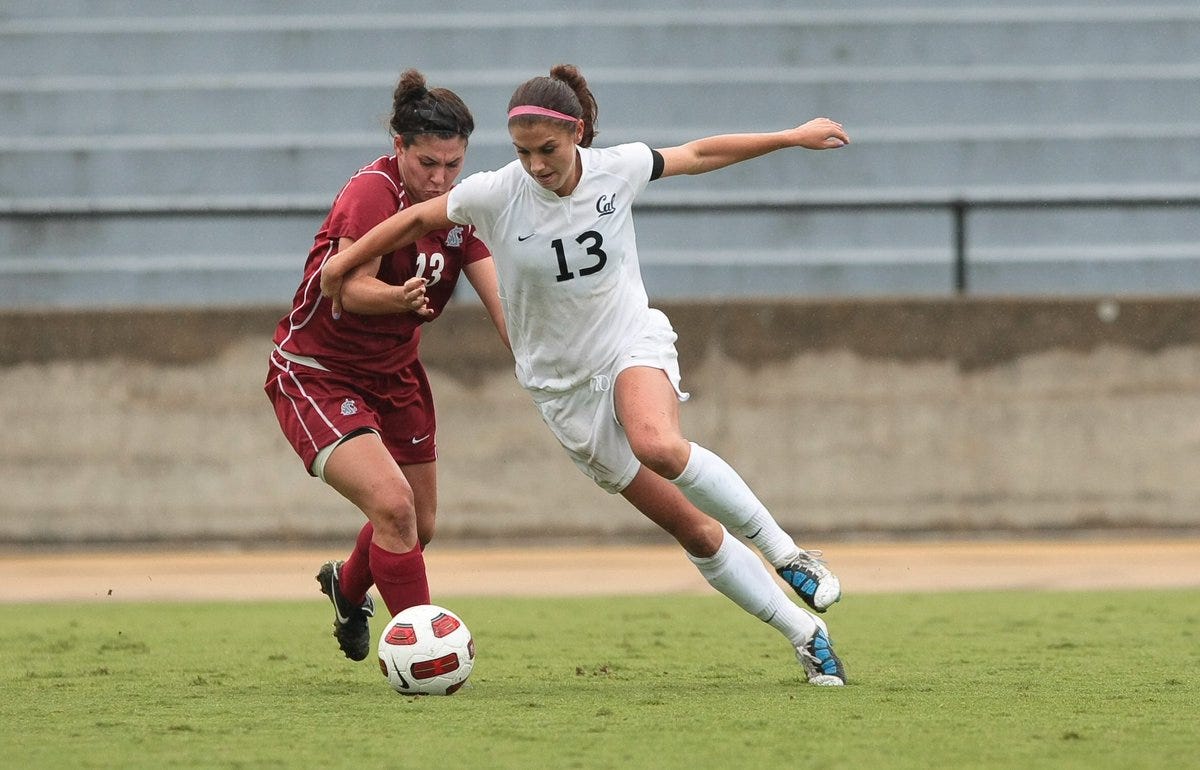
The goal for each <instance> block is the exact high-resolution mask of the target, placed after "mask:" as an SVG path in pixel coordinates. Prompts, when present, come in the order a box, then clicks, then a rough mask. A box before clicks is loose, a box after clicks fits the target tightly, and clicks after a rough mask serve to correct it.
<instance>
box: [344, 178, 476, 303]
mask: <svg viewBox="0 0 1200 770" xmlns="http://www.w3.org/2000/svg"><path fill="white" fill-rule="evenodd" d="M453 225H454V223H453V222H451V221H450V218H449V217H447V216H446V196H445V195H439V196H438V197H436V198H430V199H429V200H427V201H424V202H422V203H418V204H416V205H414V206H409V207H408V208H406V209H402V210H401V211H398V212H396V213H395V214H393V215H392V216H390V217H388V218H387V219H385V220H383V221H382V222H380V223H379V224H377V225H375V226H374V227H372V228H371V229H370V230H368V231H367V234H366V235H364V236H363V237H362V238H359V239H358V240H357V241H355V242H354V243H352V244H351V245H350V247H349V248H348V249H346V250H345V251H340V250H339V251H338V253H337V254H334V255H333V256H332V257H330V258H329V259H328V260H326V261H325V265H324V266H323V267H322V268H321V294H323V295H325V296H326V297H329V298H330V299H331V300H333V317H334V318H338V317H340V316H341V314H342V282H343V281H344V280H345V278H346V275H347V274H348V273H350V272H351V271H352V270H354V268H356V267H358V266H359V265H362V264H366V263H367V262H370V261H371V260H374V259H376V258H378V257H380V256H382V255H384V254H388V253H390V252H393V251H395V250H396V249H398V248H400V247H401V246H407V245H409V244H411V243H413V242H415V241H416V240H417V239H418V238H420V237H421V236H422V235H424V234H425V233H427V232H429V231H430V230H439V229H443V228H447V227H452V226H453Z"/></svg>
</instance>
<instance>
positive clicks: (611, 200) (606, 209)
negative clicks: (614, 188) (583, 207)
mask: <svg viewBox="0 0 1200 770" xmlns="http://www.w3.org/2000/svg"><path fill="white" fill-rule="evenodd" d="M616 211H617V194H616V193H613V194H612V195H601V196H600V197H599V198H597V199H596V213H597V214H599V215H600V216H602V217H606V216H608V215H609V214H615V213H616Z"/></svg>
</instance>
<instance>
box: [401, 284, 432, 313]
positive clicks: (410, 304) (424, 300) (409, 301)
mask: <svg viewBox="0 0 1200 770" xmlns="http://www.w3.org/2000/svg"><path fill="white" fill-rule="evenodd" d="M427 283H428V281H426V280H425V279H424V278H409V279H408V280H407V281H405V282H404V285H403V286H400V287H398V288H399V290H400V291H399V294H400V297H399V299H400V306H401V307H402V308H403V309H404V310H408V311H410V312H413V313H416V314H417V315H419V316H421V317H422V318H433V308H431V307H429V298H428V297H427V296H425V285H426V284H427Z"/></svg>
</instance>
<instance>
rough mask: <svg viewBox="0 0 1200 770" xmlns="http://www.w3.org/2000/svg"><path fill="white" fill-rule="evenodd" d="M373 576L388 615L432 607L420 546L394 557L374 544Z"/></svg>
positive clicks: (372, 554) (372, 552) (372, 546)
mask: <svg viewBox="0 0 1200 770" xmlns="http://www.w3.org/2000/svg"><path fill="white" fill-rule="evenodd" d="M371 574H372V575H374V576H375V587H376V588H377V589H379V593H380V595H381V596H382V597H383V603H384V604H386V605H387V608H388V612H390V613H392V615H395V614H396V613H398V612H400V611H401V610H404V609H408V608H409V607H415V606H416V605H418V604H429V578H428V577H427V576H426V575H425V557H424V556H423V555H422V554H421V548H420V546H417V547H416V548H414V549H412V550H411V551H409V552H408V553H392V552H391V551H385V550H383V549H382V548H380V547H379V546H377V545H375V544H374V543H371Z"/></svg>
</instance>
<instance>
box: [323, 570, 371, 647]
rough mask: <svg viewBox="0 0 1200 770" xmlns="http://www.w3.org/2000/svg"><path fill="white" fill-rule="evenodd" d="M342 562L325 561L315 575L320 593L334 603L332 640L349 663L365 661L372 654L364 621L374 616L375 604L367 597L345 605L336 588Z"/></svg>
mask: <svg viewBox="0 0 1200 770" xmlns="http://www.w3.org/2000/svg"><path fill="white" fill-rule="evenodd" d="M341 569H342V562H340V561H327V562H325V563H324V564H322V565H321V570H320V571H319V572H318V573H317V582H318V583H320V584H321V593H323V594H325V595H326V596H328V597H329V601H330V602H332V603H333V637H334V638H335V639H337V641H338V646H339V647H341V648H342V652H344V653H346V657H347V658H349V659H350V660H365V659H366V657H367V655H369V654H370V652H371V625H370V623H369V622H368V621H367V618H371V617H374V616H375V600H374V599H372V598H371V595H370V594H367V595H366V596H364V597H363V601H362V604H360V605H357V606H356V605H354V604H351V603H350V602H349V601H347V599H346V597H345V595H343V594H342V589H341V587H340V586H339V585H338V579H339V575H340V573H341Z"/></svg>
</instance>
